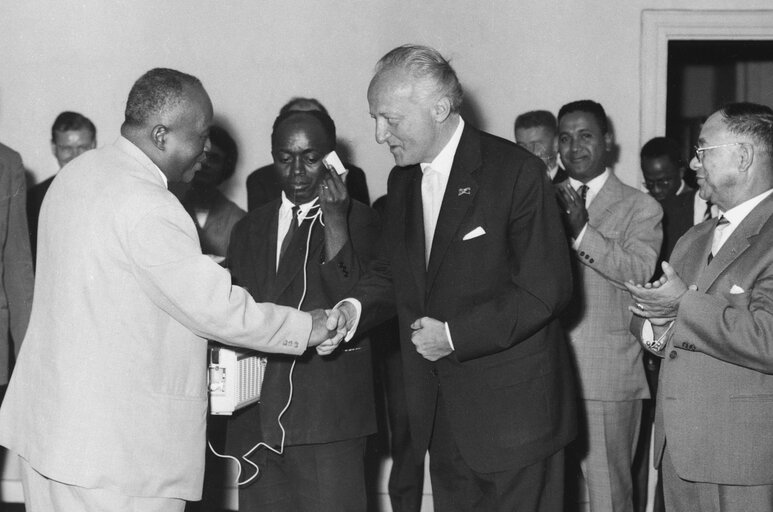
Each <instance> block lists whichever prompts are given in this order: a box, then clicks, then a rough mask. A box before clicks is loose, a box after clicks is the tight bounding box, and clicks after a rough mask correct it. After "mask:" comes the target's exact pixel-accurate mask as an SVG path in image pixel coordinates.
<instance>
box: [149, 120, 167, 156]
mask: <svg viewBox="0 0 773 512" xmlns="http://www.w3.org/2000/svg"><path fill="white" fill-rule="evenodd" d="M168 133H169V129H168V128H167V127H166V126H164V125H163V124H157V125H156V126H154V127H153V129H152V130H151V131H150V139H151V140H152V141H153V145H154V146H156V147H157V148H158V149H159V150H160V151H164V150H165V149H166V136H167V135H168Z"/></svg>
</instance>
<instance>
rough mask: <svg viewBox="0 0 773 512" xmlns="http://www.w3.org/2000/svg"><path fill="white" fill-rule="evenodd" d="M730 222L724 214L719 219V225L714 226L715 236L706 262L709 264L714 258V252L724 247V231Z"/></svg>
mask: <svg viewBox="0 0 773 512" xmlns="http://www.w3.org/2000/svg"><path fill="white" fill-rule="evenodd" d="M729 224H730V221H729V220H727V219H726V218H725V217H724V216H721V217H720V218H719V219H718V220H717V225H716V227H715V228H714V238H713V239H712V240H711V252H710V253H709V257H708V261H707V262H706V264H707V265H708V264H709V263H711V260H713V259H714V254H716V253H717V251H719V249H720V248H721V247H722V232H723V231H724V230H725V228H726V227H727V226H728V225H729Z"/></svg>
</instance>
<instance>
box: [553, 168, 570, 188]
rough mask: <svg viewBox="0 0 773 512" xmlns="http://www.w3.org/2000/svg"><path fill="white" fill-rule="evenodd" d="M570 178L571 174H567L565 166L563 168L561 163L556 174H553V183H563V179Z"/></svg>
mask: <svg viewBox="0 0 773 512" xmlns="http://www.w3.org/2000/svg"><path fill="white" fill-rule="evenodd" d="M568 178H569V175H568V174H566V171H565V170H564V169H563V168H561V166H560V165H559V166H558V171H557V172H556V175H555V176H553V180H552V183H553V185H558V184H559V183H561V182H562V181H565V180H566V179H568Z"/></svg>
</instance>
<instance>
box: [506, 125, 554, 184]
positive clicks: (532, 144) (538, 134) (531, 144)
mask: <svg viewBox="0 0 773 512" xmlns="http://www.w3.org/2000/svg"><path fill="white" fill-rule="evenodd" d="M514 131H515V142H517V143H518V145H520V146H523V147H525V148H526V149H528V150H529V151H531V152H532V153H534V154H535V155H537V156H538V157H540V158H541V159H542V161H543V162H545V166H546V167H547V169H548V177H549V178H550V181H551V182H553V184H554V185H555V184H556V183H561V182H562V181H564V180H565V179H566V171H565V170H564V169H563V168H562V167H561V165H560V164H559V162H558V123H557V122H556V116H554V115H553V114H552V113H551V112H548V111H547V110H532V111H530V112H524V113H523V114H521V115H519V116H518V117H516V118H515V126H514Z"/></svg>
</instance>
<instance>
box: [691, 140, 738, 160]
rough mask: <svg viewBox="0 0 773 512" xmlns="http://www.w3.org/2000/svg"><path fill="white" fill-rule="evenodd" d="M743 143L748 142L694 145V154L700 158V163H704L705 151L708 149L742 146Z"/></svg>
mask: <svg viewBox="0 0 773 512" xmlns="http://www.w3.org/2000/svg"><path fill="white" fill-rule="evenodd" d="M743 144H746V142H730V143H728V144H717V145H716V146H704V147H700V146H693V154H694V155H695V158H697V159H698V163H699V164H703V152H704V151H708V150H709V149H717V148H726V147H729V146H742V145H743Z"/></svg>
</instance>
